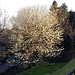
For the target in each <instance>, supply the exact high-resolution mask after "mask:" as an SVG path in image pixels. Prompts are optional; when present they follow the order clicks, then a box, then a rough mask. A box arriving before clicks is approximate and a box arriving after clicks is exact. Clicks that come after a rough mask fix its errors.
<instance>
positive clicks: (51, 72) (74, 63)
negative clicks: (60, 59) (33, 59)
mask: <svg viewBox="0 0 75 75" xmlns="http://www.w3.org/2000/svg"><path fill="white" fill-rule="evenodd" d="M74 68H75V58H74V59H73V60H71V61H70V62H69V63H68V64H66V63H60V64H47V65H41V66H38V67H35V68H34V69H29V70H27V71H25V72H22V73H21V74H19V75H67V74H68V73H69V72H70V71H72V70H73V69H74Z"/></svg>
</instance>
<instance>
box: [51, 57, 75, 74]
mask: <svg viewBox="0 0 75 75" xmlns="http://www.w3.org/2000/svg"><path fill="white" fill-rule="evenodd" d="M74 68H75V58H74V59H73V60H71V61H70V62H69V63H68V64H67V65H66V66H64V67H63V68H61V69H59V70H57V71H55V72H54V73H53V74H52V75H67V74H68V73H69V72H70V71H72V70H73V69H74Z"/></svg>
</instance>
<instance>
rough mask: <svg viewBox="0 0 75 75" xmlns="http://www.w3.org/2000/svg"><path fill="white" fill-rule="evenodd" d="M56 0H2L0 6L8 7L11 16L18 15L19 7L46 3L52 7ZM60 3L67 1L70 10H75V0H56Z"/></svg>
mask: <svg viewBox="0 0 75 75" xmlns="http://www.w3.org/2000/svg"><path fill="white" fill-rule="evenodd" d="M53 1H54V0H0V8H1V9H2V10H3V9H6V10H7V11H8V14H9V16H12V15H16V13H17V11H18V9H20V8H21V7H25V6H34V5H44V6H47V7H50V5H51V4H52V2H53ZM56 1H57V2H58V5H61V4H62V3H66V5H67V6H68V9H69V10H75V1H74V0H56Z"/></svg>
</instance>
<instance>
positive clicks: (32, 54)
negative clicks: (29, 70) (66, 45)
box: [12, 5, 64, 63]
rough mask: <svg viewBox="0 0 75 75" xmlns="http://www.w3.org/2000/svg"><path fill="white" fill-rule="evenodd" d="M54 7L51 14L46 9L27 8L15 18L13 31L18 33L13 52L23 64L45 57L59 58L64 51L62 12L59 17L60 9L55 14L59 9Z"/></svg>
mask: <svg viewBox="0 0 75 75" xmlns="http://www.w3.org/2000/svg"><path fill="white" fill-rule="evenodd" d="M53 6H54V5H52V7H53ZM52 7H51V11H50V12H51V13H50V14H49V13H48V11H47V10H46V9H42V8H37V7H27V8H23V9H21V10H20V11H19V12H18V15H17V17H13V20H12V23H13V29H14V31H15V32H16V34H15V35H16V42H15V44H14V47H13V52H14V53H15V54H17V55H18V56H19V57H21V59H22V60H23V62H25V63H35V62H37V61H39V60H40V59H41V58H42V57H43V56H46V57H47V56H50V57H52V56H57V55H59V54H60V53H61V51H62V50H63V47H61V46H60V44H61V41H63V32H64V29H63V27H62V23H63V22H62V23H61V22H59V20H60V19H61V18H60V17H59V15H60V14H61V12H60V14H59V15H57V14H58V13H59V11H60V9H58V10H59V11H58V12H55V11H56V10H57V9H55V8H53V9H52ZM60 8H61V7H60ZM54 9H55V10H54ZM62 16H63V14H62ZM59 18H60V19H59ZM61 20H62V19H61Z"/></svg>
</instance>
